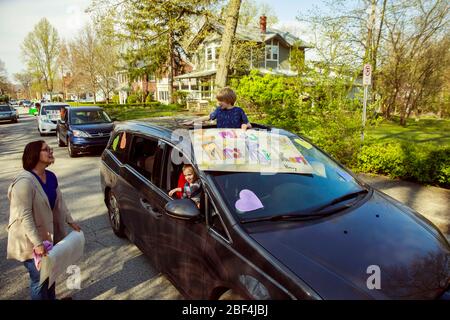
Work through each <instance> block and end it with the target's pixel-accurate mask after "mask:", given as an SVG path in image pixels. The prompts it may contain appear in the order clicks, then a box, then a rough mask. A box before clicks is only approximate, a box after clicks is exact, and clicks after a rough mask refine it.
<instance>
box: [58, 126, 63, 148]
mask: <svg viewBox="0 0 450 320" xmlns="http://www.w3.org/2000/svg"><path fill="white" fill-rule="evenodd" d="M56 142H57V143H58V147H64V142H63V141H62V140H61V137H60V136H59V131H58V130H56Z"/></svg>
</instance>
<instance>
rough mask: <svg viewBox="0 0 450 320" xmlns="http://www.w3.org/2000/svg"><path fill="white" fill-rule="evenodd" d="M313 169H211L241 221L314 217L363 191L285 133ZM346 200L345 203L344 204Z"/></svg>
mask: <svg viewBox="0 0 450 320" xmlns="http://www.w3.org/2000/svg"><path fill="white" fill-rule="evenodd" d="M285 135H286V136H287V137H288V138H289V139H290V140H291V142H292V143H293V145H294V146H295V147H296V148H297V150H298V151H299V152H300V153H301V155H302V156H303V157H304V158H305V159H306V160H307V161H308V163H309V164H310V166H311V167H312V168H313V172H312V173H287V172H282V173H270V172H242V171H241V172H230V171H210V172H209V173H210V174H211V176H212V177H213V180H214V182H215V184H216V186H217V188H218V189H219V192H220V194H221V195H222V197H223V199H224V200H225V203H226V204H227V206H228V208H229V210H230V211H231V212H232V213H233V214H235V215H236V216H237V217H238V219H239V220H240V221H241V222H245V221H257V220H265V219H267V218H277V217H280V216H284V217H289V218H292V217H297V216H298V217H299V218H301V217H302V216H303V217H306V216H314V215H315V214H316V213H317V216H319V212H318V211H320V212H322V209H324V208H326V207H327V206H333V205H335V204H336V203H337V202H340V201H346V200H352V202H353V203H356V200H357V199H356V198H357V196H358V195H360V194H364V193H366V190H365V189H364V188H363V187H362V186H361V185H360V184H359V183H358V182H357V181H356V180H355V179H354V178H353V177H352V176H351V175H350V174H349V173H348V172H347V171H346V170H345V169H343V168H342V167H341V166H339V165H338V164H337V163H336V162H334V161H333V160H332V159H331V158H329V157H328V156H327V155H325V154H324V153H323V152H321V151H320V150H318V149H317V148H315V147H314V146H313V145H312V144H310V143H309V142H307V141H306V140H304V139H302V138H300V137H298V136H296V135H293V134H290V133H287V134H285ZM347 203H348V201H347V202H346V204H347Z"/></svg>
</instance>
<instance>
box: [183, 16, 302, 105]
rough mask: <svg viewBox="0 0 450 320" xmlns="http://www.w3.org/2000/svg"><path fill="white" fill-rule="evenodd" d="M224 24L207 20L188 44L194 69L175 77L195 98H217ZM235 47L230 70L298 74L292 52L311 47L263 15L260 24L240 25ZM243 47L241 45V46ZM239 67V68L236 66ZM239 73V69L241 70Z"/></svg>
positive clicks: (188, 51) (191, 96)
mask: <svg viewBox="0 0 450 320" xmlns="http://www.w3.org/2000/svg"><path fill="white" fill-rule="evenodd" d="M224 29H225V27H224V25H223V24H221V23H219V22H215V21H205V23H204V24H203V26H202V27H201V28H200V30H199V31H198V32H197V33H196V35H195V36H194V37H193V38H192V39H191V40H190V41H189V43H188V44H187V45H186V48H185V51H186V52H187V53H188V59H189V63H190V64H191V65H192V71H191V72H189V73H186V74H182V75H178V76H176V77H175V80H176V84H175V86H176V87H177V89H178V90H182V91H186V92H187V93H188V99H191V100H213V97H214V79H215V75H216V71H217V67H218V59H219V51H220V46H221V42H222V35H223V33H224ZM235 43H238V44H240V46H237V45H235V46H234V47H233V53H232V62H231V64H230V69H231V70H230V71H231V72H230V74H231V75H233V74H236V71H237V70H236V69H237V67H239V68H240V72H242V70H244V71H245V72H246V73H248V72H250V70H252V69H257V70H259V71H260V72H261V73H263V74H264V73H272V74H279V75H283V76H295V75H296V74H297V73H296V72H294V71H293V70H292V69H291V65H290V55H291V50H292V48H293V47H294V45H295V46H296V47H298V48H299V49H300V50H302V51H304V50H305V49H306V48H310V46H309V45H307V44H306V43H305V42H304V41H302V40H301V39H299V38H298V37H296V36H294V35H293V34H291V33H289V32H286V31H281V30H277V29H274V28H267V27H266V17H265V16H262V17H260V26H259V28H258V27H243V26H240V25H238V26H237V29H236V35H235ZM238 47H239V48H238ZM234 68H235V70H233V69H234ZM237 75H239V73H237Z"/></svg>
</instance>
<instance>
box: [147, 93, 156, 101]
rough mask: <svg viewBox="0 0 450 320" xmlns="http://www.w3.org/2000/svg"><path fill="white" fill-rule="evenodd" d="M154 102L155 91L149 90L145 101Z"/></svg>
mask: <svg viewBox="0 0 450 320" xmlns="http://www.w3.org/2000/svg"><path fill="white" fill-rule="evenodd" d="M152 102H153V103H154V102H155V99H154V93H153V92H149V93H148V94H147V97H146V98H145V103H152Z"/></svg>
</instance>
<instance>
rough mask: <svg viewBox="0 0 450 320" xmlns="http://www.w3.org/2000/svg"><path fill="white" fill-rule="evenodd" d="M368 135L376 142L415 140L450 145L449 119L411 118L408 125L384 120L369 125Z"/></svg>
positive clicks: (416, 141)
mask: <svg viewBox="0 0 450 320" xmlns="http://www.w3.org/2000/svg"><path fill="white" fill-rule="evenodd" d="M366 137H367V138H368V139H370V140H374V142H403V141H408V142H415V143H425V142H428V143H432V144H436V145H439V146H442V145H449V146H450V120H449V119H443V120H439V119H429V118H428V119H420V120H419V121H415V120H414V119H409V120H408V122H407V126H406V127H402V126H401V125H399V124H398V121H387V120H384V121H383V122H382V123H381V125H378V126H376V127H367V130H366Z"/></svg>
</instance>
